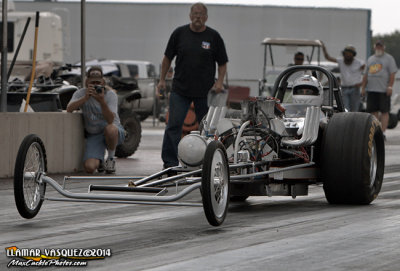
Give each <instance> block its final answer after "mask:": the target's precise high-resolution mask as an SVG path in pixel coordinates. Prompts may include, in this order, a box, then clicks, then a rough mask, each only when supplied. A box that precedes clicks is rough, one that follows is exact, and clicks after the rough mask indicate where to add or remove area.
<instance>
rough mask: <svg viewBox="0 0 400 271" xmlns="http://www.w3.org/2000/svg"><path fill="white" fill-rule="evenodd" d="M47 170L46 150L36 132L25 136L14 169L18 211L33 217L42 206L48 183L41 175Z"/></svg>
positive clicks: (22, 214) (27, 216)
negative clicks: (44, 181) (43, 180)
mask: <svg viewBox="0 0 400 271" xmlns="http://www.w3.org/2000/svg"><path fill="white" fill-rule="evenodd" d="M46 170H47V160H46V151H45V148H44V145H43V142H42V140H41V139H40V138H39V137H38V136H37V135H34V134H31V135H28V136H26V137H25V138H24V140H23V141H22V143H21V146H20V147H19V150H18V154H17V159H16V162H15V169H14V198H15V204H16V205H17V209H18V212H19V213H20V215H21V216H22V217H24V218H33V217H35V216H36V215H37V213H38V212H39V210H40V207H41V206H42V203H43V199H44V193H45V191H46V184H45V183H43V182H42V179H41V177H42V176H43V174H45V172H46Z"/></svg>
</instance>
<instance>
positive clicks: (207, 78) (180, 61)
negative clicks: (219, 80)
mask: <svg viewBox="0 0 400 271" xmlns="http://www.w3.org/2000/svg"><path fill="white" fill-rule="evenodd" d="M165 56H166V57H168V58H169V59H170V60H171V61H172V60H173V59H174V57H175V56H176V61H175V65H176V67H175V75H174V79H173V82H172V91H175V92H177V93H179V94H180V95H183V96H186V97H206V96H207V93H208V91H209V90H210V89H211V87H212V86H213V85H214V82H215V71H216V64H215V63H218V65H219V66H220V65H224V64H225V63H226V62H228V56H227V54H226V50H225V44H224V41H223V40H222V38H221V36H220V35H219V33H218V32H217V31H215V30H214V29H212V28H210V27H206V30H205V31H203V32H193V31H192V30H191V29H190V26H189V25H184V26H181V27H178V28H177V29H175V31H174V32H173V33H172V35H171V37H170V39H169V41H168V45H167V49H166V50H165Z"/></svg>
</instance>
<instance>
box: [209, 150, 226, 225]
mask: <svg viewBox="0 0 400 271" xmlns="http://www.w3.org/2000/svg"><path fill="white" fill-rule="evenodd" d="M227 172H228V170H227V165H226V162H225V159H224V153H223V152H222V150H220V149H217V150H216V151H215V153H214V156H213V160H212V164H211V175H210V177H211V178H210V180H211V185H210V188H211V191H210V192H211V202H212V207H213V210H214V213H215V215H216V217H218V218H221V217H223V215H224V213H225V208H226V205H227V202H228V174H227Z"/></svg>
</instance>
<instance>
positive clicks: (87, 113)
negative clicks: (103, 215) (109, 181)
mask: <svg viewBox="0 0 400 271" xmlns="http://www.w3.org/2000/svg"><path fill="white" fill-rule="evenodd" d="M85 86H86V88H82V89H79V90H77V91H76V92H75V93H74V94H73V96H72V98H71V100H70V102H69V103H68V106H67V112H73V111H74V110H78V109H81V110H82V113H83V119H84V126H85V130H86V135H87V137H86V146H85V154H84V158H83V161H84V164H83V166H84V169H85V171H86V172H87V173H93V172H95V171H96V169H97V170H98V171H99V172H102V171H104V170H105V171H106V173H114V172H115V159H114V155H115V149H116V147H117V145H118V144H122V142H124V136H125V132H124V129H123V128H122V126H121V123H120V120H119V116H118V97H117V94H116V93H115V92H114V91H113V90H112V89H111V88H109V87H107V86H106V84H105V80H104V78H103V71H102V69H101V67H99V66H93V67H91V68H90V69H89V70H88V72H87V79H86V82H85ZM105 149H107V153H108V156H107V159H106V161H105V163H103V161H104V155H105Z"/></svg>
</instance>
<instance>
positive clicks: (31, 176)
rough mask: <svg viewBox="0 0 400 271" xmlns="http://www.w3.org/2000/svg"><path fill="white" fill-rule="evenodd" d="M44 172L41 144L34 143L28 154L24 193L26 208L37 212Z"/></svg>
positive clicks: (25, 166)
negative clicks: (40, 182)
mask: <svg viewBox="0 0 400 271" xmlns="http://www.w3.org/2000/svg"><path fill="white" fill-rule="evenodd" d="M43 172H44V157H43V153H42V148H41V146H40V144H39V143H37V142H34V143H33V144H32V145H31V146H30V147H29V149H28V151H27V153H26V159H25V164H24V175H23V191H24V199H25V204H26V207H27V208H29V209H30V210H35V209H36V207H37V206H38V205H39V203H40V199H41V196H40V184H39V181H40V177H41V175H42V173H43Z"/></svg>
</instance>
